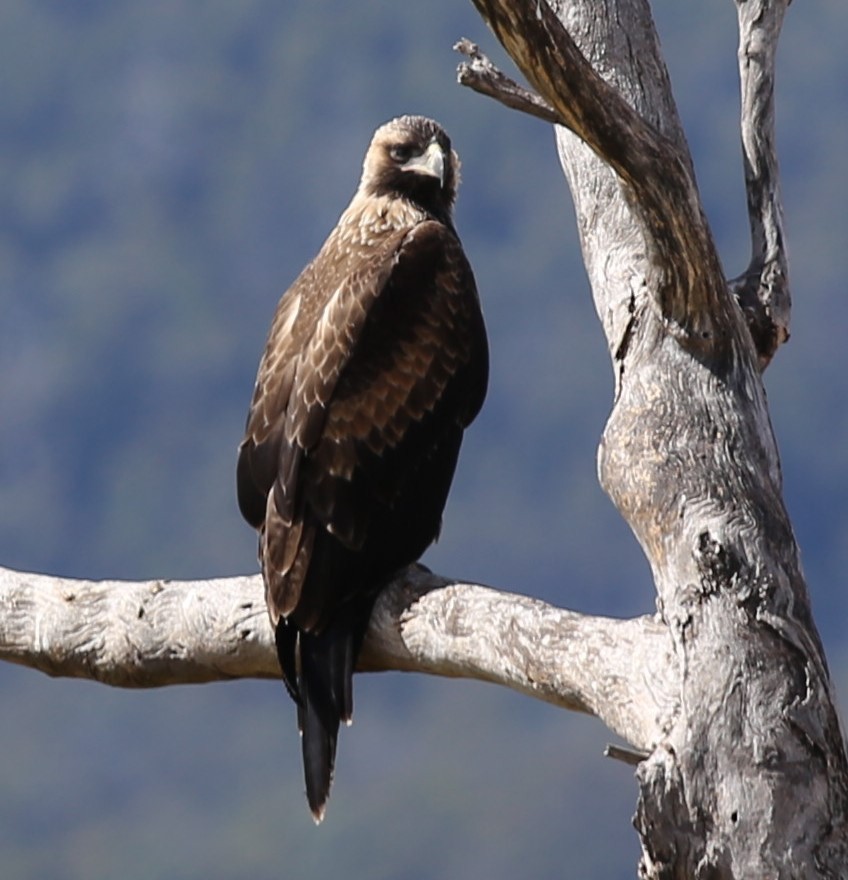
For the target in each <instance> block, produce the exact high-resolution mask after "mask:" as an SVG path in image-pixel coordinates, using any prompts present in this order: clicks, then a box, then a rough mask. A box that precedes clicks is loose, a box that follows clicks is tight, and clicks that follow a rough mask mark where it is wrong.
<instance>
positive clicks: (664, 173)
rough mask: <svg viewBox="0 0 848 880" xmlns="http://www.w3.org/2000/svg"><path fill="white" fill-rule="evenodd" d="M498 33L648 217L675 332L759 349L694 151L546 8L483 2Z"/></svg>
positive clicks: (703, 344) (719, 354)
mask: <svg viewBox="0 0 848 880" xmlns="http://www.w3.org/2000/svg"><path fill="white" fill-rule="evenodd" d="M474 5H475V6H476V7H477V10H478V12H479V13H480V14H481V15H482V16H483V18H484V20H485V21H486V23H487V24H488V25H489V27H490V28H491V30H492V32H493V33H494V34H495V36H496V37H497V38H498V40H499V41H500V43H501V45H503V47H504V49H506V51H507V52H508V53H509V55H510V57H511V58H512V59H513V61H515V63H516V64H517V65H518V67H519V69H520V70H521V72H522V73H523V74H524V76H525V77H527V80H528V81H529V82H530V83H531V85H533V87H534V88H535V89H536V90H537V91H538V92H539V94H540V95H541V96H542V97H543V98H544V100H546V101H547V102H548V103H549V104H550V105H551V106H552V107H553V108H554V109H555V110H556V112H557V114H558V115H559V117H560V118H561V119H562V121H563V124H564V125H565V126H566V127H567V128H568V129H569V130H570V131H572V132H574V134H576V135H577V136H578V137H579V138H580V139H581V140H582V141H584V142H585V143H586V144H587V145H588V146H589V147H590V148H591V149H592V150H593V151H594V152H595V153H596V154H597V155H598V156H599V157H600V158H601V159H602V160H603V161H604V162H605V163H607V164H608V165H609V166H610V167H611V168H612V169H613V170H614V171H615V172H616V174H617V175H618V176H619V177H620V178H621V180H622V181H623V182H624V184H625V186H626V187H627V189H628V190H629V191H630V193H631V194H632V203H633V207H634V209H635V210H636V211H638V212H639V214H640V215H641V217H642V220H643V227H644V229H645V231H646V232H647V233H649V234H648V236H647V237H646V239H645V243H646V245H647V246H648V247H649V249H650V253H651V258H652V260H653V262H654V263H655V264H656V265H657V266H658V268H659V269H660V273H661V278H660V280H659V283H658V284H656V285H655V286H654V287H653V290H652V295H653V296H655V297H656V300H657V303H658V305H659V308H660V312H661V314H662V316H663V318H664V319H665V321H666V330H667V332H670V333H672V334H674V335H675V337H676V338H677V339H678V341H679V342H680V343H681V344H683V345H685V346H686V347H687V348H688V349H690V350H692V351H693V352H695V353H697V354H698V356H700V357H703V358H716V359H717V360H718V361H719V362H724V363H727V362H728V361H729V360H730V359H731V357H734V356H737V357H738V356H739V355H740V352H743V351H744V350H745V349H746V348H747V347H749V345H750V340H749V339H748V336H747V334H745V337H744V339H743V338H742V337H741V336H740V331H741V330H742V328H741V327H740V325H739V322H738V320H737V316H736V313H735V310H734V309H732V308H731V300H730V297H728V295H727V285H726V281H725V279H724V275H723V272H722V269H721V263H720V260H719V258H718V254H717V252H716V250H715V246H714V243H713V240H712V235H711V233H710V230H709V227H708V225H707V223H706V220H705V218H704V216H703V213H702V211H701V208H700V198H699V196H698V191H697V186H696V184H695V179H694V176H693V174H692V172H691V163H690V161H689V157H688V155H687V153H686V151H685V150H684V149H681V147H680V146H679V145H678V144H677V143H676V142H675V141H673V140H670V139H668V138H667V137H664V136H663V135H662V134H660V132H659V131H658V130H657V129H656V128H655V127H653V126H652V125H650V124H649V123H648V122H647V121H646V120H644V119H643V118H642V117H641V116H640V115H639V113H637V112H636V111H635V110H634V109H633V108H631V107H630V105H629V104H628V103H627V102H626V101H625V100H624V99H623V98H622V96H621V95H620V94H619V92H618V90H617V89H616V88H615V87H614V86H613V85H611V84H609V83H607V82H606V81H605V80H604V79H603V78H601V77H600V76H599V75H598V73H597V72H596V71H595V70H594V69H593V67H592V65H591V64H590V63H589V62H588V61H587V60H586V58H585V57H584V56H583V55H582V53H581V52H580V50H579V49H578V48H577V46H576V44H575V42H574V40H573V39H572V37H571V35H570V34H569V33H568V32H567V31H566V29H565V28H564V27H563V25H562V23H561V22H560V20H559V19H558V18H557V16H556V15H555V14H554V12H553V10H552V9H551V7H550V5H549V4H548V3H547V2H544V0H522V2H517V0H474Z"/></svg>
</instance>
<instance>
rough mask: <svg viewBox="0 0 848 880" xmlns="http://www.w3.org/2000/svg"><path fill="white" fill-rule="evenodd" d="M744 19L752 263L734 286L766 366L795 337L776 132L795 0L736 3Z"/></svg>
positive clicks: (741, 55) (742, 68)
mask: <svg viewBox="0 0 848 880" xmlns="http://www.w3.org/2000/svg"><path fill="white" fill-rule="evenodd" d="M735 2H736V13H737V17H738V21H739V51H738V60H739V84H740V90H741V99H742V100H741V121H740V128H741V133H742V153H743V162H744V167H745V189H746V191H747V194H748V217H749V221H750V227H751V260H750V262H749V264H748V268H747V269H746V270H745V272H743V274H742V275H740V276H739V277H738V278H736V279H734V280H733V281H732V282H731V283H730V289H731V292H732V293H733V294H734V295H735V296H736V297H737V299H738V301H739V304H740V305H741V307H742V309H743V311H744V312H745V317H746V319H747V321H748V327H749V329H750V330H751V335H752V336H753V338H754V344H755V346H756V348H757V354H758V355H759V361H760V368H761V369H765V368H766V367H767V366H768V364H769V362H770V361H771V359H772V357H773V356H774V353H775V352H776V351H777V349H778V347H779V346H780V345H782V344H783V343H784V342H785V341H786V340H787V339H788V338H789V322H790V311H791V296H790V291H789V265H788V259H787V255H786V244H785V239H784V234H783V202H782V199H781V194H780V171H779V168H778V163H777V146H776V141H775V133H774V81H775V59H776V56H777V44H778V39H779V37H780V30H781V27H782V24H783V16H784V13H785V12H786V7H787V6H788V5H789V2H790V0H735Z"/></svg>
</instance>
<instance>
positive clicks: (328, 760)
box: [275, 620, 362, 823]
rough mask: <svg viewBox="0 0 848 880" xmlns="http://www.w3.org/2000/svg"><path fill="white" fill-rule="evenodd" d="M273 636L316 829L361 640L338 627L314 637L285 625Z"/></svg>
mask: <svg viewBox="0 0 848 880" xmlns="http://www.w3.org/2000/svg"><path fill="white" fill-rule="evenodd" d="M275 635H276V642H277V654H278V656H279V659H280V665H281V667H282V670H283V677H284V679H285V682H286V687H287V689H288V691H289V693H290V694H291V696H292V697H293V698H294V700H295V701H296V702H297V723H298V727H299V729H300V733H301V746H302V749H303V773H304V778H305V781H306V798H307V800H308V802H309V809H310V810H311V811H312V816H313V818H314V819H315V822H316V823H319V822H321V820H322V819H323V818H324V811H325V809H326V805H327V798H328V797H329V795H330V786H331V785H332V782H333V767H334V765H335V760H336V742H337V739H338V733H339V724H340V723H341V722H342V721H344V722H345V723H346V724H349V723H350V721H351V719H352V716H353V667H354V665H355V662H356V655H357V654H358V653H359V647H360V644H361V641H362V636H361V635H358V634H356V633H354V632H351V631H350V630H349V629H341V628H340V627H337V626H336V627H334V626H330V627H328V628H327V629H326V630H324V632H322V633H320V634H317V635H316V634H313V633H305V632H299V631H298V630H297V629H296V628H295V627H293V626H292V625H291V624H288V623H286V622H285V621H284V620H280V622H279V624H278V625H277V630H276V633H275Z"/></svg>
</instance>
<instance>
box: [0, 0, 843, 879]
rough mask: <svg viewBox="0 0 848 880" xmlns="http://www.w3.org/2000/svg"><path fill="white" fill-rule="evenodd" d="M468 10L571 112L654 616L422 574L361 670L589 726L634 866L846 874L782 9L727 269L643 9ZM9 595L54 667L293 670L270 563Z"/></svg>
mask: <svg viewBox="0 0 848 880" xmlns="http://www.w3.org/2000/svg"><path fill="white" fill-rule="evenodd" d="M474 2H475V5H476V6H477V8H478V10H479V11H480V13H481V15H482V16H483V17H484V18H485V20H486V22H487V23H488V24H489V26H490V27H491V29H492V30H493V32H494V33H495V35H496V36H497V38H498V39H499V40H500V42H501V43H502V44H503V45H504V47H505V48H506V50H507V52H508V53H509V55H510V56H511V57H512V58H513V59H514V61H515V62H516V64H517V66H518V67H519V68H520V70H521V71H522V73H523V74H524V75H525V76H526V78H527V80H528V81H529V83H530V84H531V86H532V87H533V89H535V93H534V92H530V91H528V90H527V89H524V88H522V87H520V86H518V85H517V84H516V83H514V82H512V81H511V80H509V79H508V78H507V77H505V76H504V75H503V74H501V73H500V72H499V71H497V70H496V69H495V68H494V67H493V66H492V65H491V64H490V63H489V62H488V61H487V60H486V58H485V57H484V56H482V55H481V54H480V53H479V52H478V51H477V49H476V47H474V46H473V45H472V44H470V43H468V42H467V41H462V42H461V43H460V45H459V48H460V50H461V51H462V52H464V53H465V54H466V55H467V56H468V57H469V60H468V62H467V63H465V64H464V65H463V66H462V67H461V68H460V81H461V82H463V83H465V84H466V85H470V86H471V87H473V88H475V89H477V90H478V91H481V92H483V93H485V94H489V95H491V96H493V97H495V98H496V99H498V100H500V101H501V102H503V103H504V104H506V105H508V106H510V107H513V108H516V109H519V110H522V111H525V112H529V113H532V114H534V115H536V116H540V117H541V118H543V119H545V120H546V121H548V122H550V123H553V124H554V125H555V126H556V138H557V145H558V149H559V154H560V158H561V161H562V166H563V169H564V172H565V175H566V177H567V179H568V181H569V184H570V186H571V190H572V193H573V197H574V202H575V205H576V209H577V216H578V228H579V234H580V239H581V244H582V248H583V255H584V259H585V262H586V267H587V270H588V273H589V277H590V281H591V284H592V290H593V295H594V298H595V305H596V308H597V312H598V315H599V316H600V319H601V322H602V324H603V328H604V332H605V334H606V337H607V340H608V344H609V352H610V355H611V358H612V362H613V366H614V371H615V401H614V405H613V409H612V413H611V415H610V418H609V421H608V423H607V425H606V428H605V431H604V434H603V439H602V442H601V447H600V450H599V459H598V462H599V473H600V479H601V483H602V485H603V487H604V489H605V490H606V491H607V492H608V494H609V495H610V497H611V498H612V499H613V501H614V502H615V504H616V506H617V507H618V509H619V511H620V512H621V514H622V516H623V517H624V518H625V519H626V521H627V522H628V523H629V525H630V526H631V528H632V529H633V531H634V533H635V534H636V536H637V538H638V540H639V542H640V543H641V545H642V547H643V549H644V552H645V554H646V555H647V557H648V560H649V562H650V565H651V567H652V570H653V574H654V578H655V582H656V588H657V594H658V599H657V608H658V612H657V614H656V615H654V616H650V617H642V618H636V619H633V620H625V621H619V620H611V619H606V618H597V617H588V616H585V615H580V614H577V613H574V612H570V611H564V610H561V609H557V608H552V607H550V606H548V605H545V604H544V603H541V602H538V601H535V600H533V599H529V598H526V597H522V596H517V595H510V594H505V593H499V592H497V591H494V590H491V589H488V588H485V587H481V586H477V585H472V584H462V583H456V582H452V581H450V580H449V579H446V578H443V577H439V576H437V575H433V574H431V573H429V572H427V571H426V570H424V569H421V568H417V567H414V568H413V569H410V570H409V571H408V572H407V573H406V575H405V576H404V577H401V578H399V579H398V580H397V582H396V583H395V584H394V585H392V586H391V587H390V588H389V589H387V590H386V591H385V592H384V594H383V595H382V596H381V598H380V600H379V602H378V604H377V607H376V609H375V612H374V616H373V619H372V621H371V628H370V631H369V635H368V639H367V644H366V650H365V652H364V655H363V658H362V664H361V665H362V668H363V669H364V670H369V669H371V670H374V669H405V670H414V671H419V672H427V673H431V674H437V675H447V676H463V677H470V678H479V679H485V680H488V681H493V682H497V683H499V684H503V685H505V686H508V687H512V688H515V689H517V690H520V691H522V692H524V693H527V694H529V695H531V696H534V697H537V698H540V699H544V700H547V701H549V702H552V703H555V704H558V705H561V706H563V707H565V708H568V709H573V710H576V711H581V712H587V713H592V714H594V715H597V716H598V717H599V718H601V719H602V720H603V721H604V722H605V723H606V724H607V725H608V727H609V728H610V729H611V730H613V731H615V732H616V733H617V734H619V735H620V736H622V737H623V738H624V739H625V740H626V741H627V742H629V743H630V744H631V745H632V746H633V748H634V754H633V757H634V760H638V761H639V763H638V770H637V778H638V782H639V789H640V790H639V800H638V807H637V814H636V819H635V822H636V827H637V830H638V832H639V834H640V837H641V842H642V848H643V853H642V860H641V863H640V866H639V875H640V876H641V877H643V878H746V880H747V878H754V877H756V878H813V877H815V878H824V877H827V878H839V877H845V876H848V835H846V808H848V764H846V753H845V749H844V744H843V740H842V736H841V732H840V727H839V722H838V718H837V714H836V711H835V708H834V702H833V695H832V689H831V684H830V680H829V675H828V670H827V665H826V661H825V658H824V654H823V651H822V647H821V643H820V641H819V638H818V635H817V633H816V629H815V625H814V623H813V621H812V618H811V615H810V610H809V602H808V598H807V590H806V585H805V583H804V578H803V575H802V573H801V570H800V566H799V562H798V551H797V547H796V544H795V540H794V536H793V533H792V528H791V525H790V522H789V519H788V516H787V513H786V510H785V507H784V504H783V500H782V494H781V473H780V462H779V458H778V452H777V448H776V445H775V441H774V438H773V435H772V430H771V425H770V422H769V415H768V410H767V406H766V400H765V396H764V392H763V386H762V382H761V373H762V371H763V370H764V369H765V368H766V366H767V365H768V363H769V362H770V360H771V358H772V357H773V356H774V354H775V352H776V350H777V348H778V347H779V345H780V344H781V343H782V342H783V341H785V340H786V339H787V338H788V332H789V287H788V274H787V262H786V253H785V250H784V241H783V231H782V206H781V201H780V188H779V180H778V169H777V161H776V156H775V149H774V123H773V85H774V59H775V51H776V47H777V40H778V35H779V32H780V28H781V24H782V18H783V13H784V11H785V8H786V6H787V5H788V0H736V2H737V10H738V16H739V28H740V48H739V70H740V78H741V86H742V121H741V127H742V144H743V151H744V168H745V182H746V187H747V193H748V207H749V214H750V223H751V237H752V254H751V260H750V264H749V266H748V268H747V269H746V271H745V272H744V273H743V274H742V275H741V276H740V277H739V278H737V279H735V280H730V281H729V280H727V279H726V278H725V277H724V275H723V272H722V268H721V264H720V261H719V258H718V256H717V254H716V249H715V245H714V243H713V239H712V236H711V234H710V230H709V227H708V225H707V222H706V220H705V218H704V214H703V211H702V209H701V204H700V198H699V194H698V190H697V187H696V184H695V179H694V174H693V171H692V164H691V160H690V157H689V153H688V150H687V147H686V143H685V139H684V136H683V133H682V130H681V126H680V124H679V121H678V118H677V115H676V111H675V108H674V105H673V102H672V98H671V93H670V89H669V85H668V77H667V73H666V70H665V67H664V64H663V61H662V58H661V55H660V51H659V46H658V41H657V38H656V34H655V31H654V28H653V23H652V20H651V15H650V10H649V8H648V5H647V2H646V0H593V2H589V0H558V2H551V3H550V5H548V4H546V3H545V2H542V0H521V2H519V0H474ZM0 607H2V615H0V656H2V657H3V658H4V659H6V660H10V661H13V662H17V663H22V664H25V665H28V666H32V667H35V668H38V669H41V670H42V671H44V672H46V673H48V674H50V675H65V676H68V675H70V676H82V677H86V678H94V679H97V680H100V681H103V682H107V683H109V684H113V685H119V686H125V687H129V686H142V687H143V686H159V685H167V684H173V683H177V682H190V681H209V680H213V679H221V678H230V677H244V676H269V677H270V676H274V675H277V666H276V659H275V655H274V650H273V645H272V638H271V631H270V627H269V626H268V624H267V621H266V616H265V608H264V601H263V597H262V586H261V583H260V582H259V579H258V577H252V578H233V579H228V580H217V581H214V582H211V581H207V582H191V583H171V582H166V581H162V582H154V583H137V584H118V583H114V582H113V583H91V582H80V581H68V580H61V579H54V578H46V577H44V576H39V575H30V574H20V573H17V572H12V571H9V570H0ZM210 634H213V635H214V638H212V639H210Z"/></svg>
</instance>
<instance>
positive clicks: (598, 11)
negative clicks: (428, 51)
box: [471, 0, 848, 878]
mask: <svg viewBox="0 0 848 880" xmlns="http://www.w3.org/2000/svg"><path fill="white" fill-rule="evenodd" d="M475 5H476V6H477V8H478V10H479V11H480V12H481V14H482V15H483V17H484V18H485V19H486V21H487V23H488V24H489V25H490V27H491V28H492V30H493V31H494V33H495V35H496V36H497V37H498V39H499V40H500V41H501V43H502V44H503V45H504V47H505V48H506V50H507V51H508V52H509V54H510V56H511V57H512V58H513V60H514V61H515V62H516V64H517V65H518V66H519V68H520V69H521V70H522V72H523V73H524V74H525V76H526V77H527V78H528V80H529V81H530V83H531V84H532V85H533V86H534V87H535V88H536V89H537V90H538V92H539V93H540V95H541V97H542V98H543V99H544V101H543V102H539V101H538V100H535V102H534V103H535V104H539V103H545V104H547V105H548V110H550V109H552V110H553V111H554V112H555V113H556V115H557V121H558V122H559V123H560V125H559V126H558V127H557V145H558V148H559V153H560V158H561V160H562V165H563V169H564V172H565V175H566V177H567V179H568V181H569V184H570V186H571V190H572V194H573V196H574V201H575V205H576V209H577V218H578V229H579V232H580V238H581V244H582V247H583V254H584V258H585V262H586V266H587V269H588V272H589V277H590V280H591V284H592V290H593V294H594V298H595V305H596V308H597V311H598V315H599V316H600V318H601V321H602V324H603V326H604V331H605V333H606V336H607V340H608V343H609V350H610V353H611V355H612V360H613V366H614V369H615V376H616V394H615V404H614V407H613V411H612V413H611V415H610V418H609V421H608V422H607V426H606V429H605V431H604V435H603V439H602V442H601V448H600V451H599V472H600V479H601V483H602V485H603V486H604V488H605V490H606V491H607V492H608V493H609V495H610V496H611V498H612V499H613V501H614V502H615V504H616V506H617V507H618V509H619V511H620V512H621V514H622V515H623V516H624V518H625V519H626V520H627V522H628V523H629V525H630V526H631V528H632V529H633V531H634V533H635V534H636V536H637V538H638V540H639V542H640V543H641V545H642V547H643V549H644V551H645V553H646V555H647V556H648V559H649V561H650V564H651V567H652V570H653V573H654V578H655V581H656V586H657V592H658V608H659V609H660V614H661V618H662V620H663V622H664V623H665V624H666V626H667V627H668V633H669V636H670V637H671V640H672V642H673V644H674V657H675V662H676V663H677V664H678V668H679V671H680V679H679V683H680V691H679V694H678V699H679V703H678V706H677V711H676V712H675V713H674V714H673V716H672V717H671V718H670V719H669V723H668V725H667V727H666V728H665V730H664V731H663V736H662V737H661V739H660V740H658V741H657V742H656V743H654V746H655V748H654V750H653V753H652V754H651V756H650V758H648V760H646V761H645V762H644V763H642V764H641V765H640V768H639V772H638V777H639V782H640V786H641V791H640V798H639V805H638V812H637V816H636V825H637V829H638V831H639V833H640V835H641V839H642V844H643V858H642V864H641V867H640V874H641V876H643V877H652V878H653V877H656V878H660V877H711V878H712V877H737V878H749V877H750V878H753V877H787V878H788V877H842V876H846V874H848V847H846V837H845V830H846V829H845V810H846V793H847V792H848V767H846V757H845V751H844V745H843V740H842V736H841V732H840V729H839V723H838V719H837V715H836V712H835V709H834V704H833V699H832V693H831V685H830V681H829V677H828V671H827V667H826V663H825V659H824V655H823V652H822V648H821V644H820V642H819V638H818V635H817V633H816V630H815V626H814V624H813V621H812V618H811V615H810V608H809V602H808V598H807V590H806V585H805V583H804V579H803V576H802V574H801V570H800V566H799V561H798V552H797V547H796V545H795V540H794V536H793V534H792V528H791V525H790V523H789V519H788V516H787V513H786V510H785V508H784V505H783V501H782V497H781V474H780V463H779V459H778V453H777V447H776V445H775V442H774V438H773V435H772V430H771V425H770V421H769V416H768V410H767V407H766V401H765V394H764V392H763V387H762V383H761V381H760V372H761V370H762V369H764V368H765V366H766V365H767V364H768V362H769V360H770V359H771V357H772V355H773V354H774V352H775V350H776V348H777V346H778V345H779V344H780V343H781V342H782V341H784V340H785V339H786V338H787V337H788V320H789V294H788V283H787V265H786V257H785V251H784V247H783V233H782V207H781V203H780V194H779V185H778V176H777V175H778V172H777V161H776V156H775V152H774V133H773V85H774V55H775V51H776V47H777V39H778V35H779V32H780V27H781V23H782V19H783V13H784V10H785V7H786V6H787V5H788V0H738V2H737V8H738V12H739V25H740V50H739V62H740V76H741V83H742V141H743V147H744V159H745V179H746V186H747V191H748V204H749V213H750V218H751V230H752V257H751V262H750V265H749V267H748V270H747V271H746V272H745V273H744V274H743V275H742V276H741V278H740V279H738V280H736V281H735V282H732V283H731V284H728V282H726V281H725V278H724V276H723V274H722V271H721V265H720V261H719V258H718V256H717V254H716V251H715V246H714V244H713V241H712V237H711V234H710V231H709V228H708V226H707V223H706V220H705V218H704V216H703V213H702V210H701V207H700V199H699V195H698V192H697V188H696V185H695V180H694V175H693V173H692V166H691V160H690V158H689V154H688V151H687V148H686V143H685V140H684V137H683V134H682V132H681V127H680V124H679V122H678V119H677V115H676V111H675V109H674V106H673V101H672V98H671V93H670V90H669V86H668V77H667V74H666V71H665V67H664V64H663V61H662V58H661V56H660V52H659V45H658V40H657V37H656V34H655V32H654V28H653V23H652V20H651V15H650V9H649V7H648V5H647V3H646V2H644V0H620V2H615V0H606V2H597V0H593V2H588V0H561V2H557V3H551V7H550V8H549V7H548V6H547V5H546V4H544V3H515V2H506V0H475ZM566 29H567V30H566ZM581 53H582V54H581ZM587 59H588V63H587ZM476 61H477V62H478V63H477V64H476V65H475V59H473V58H472V67H477V70H476V73H475V75H474V76H473V77H472V79H477V80H485V79H487V77H486V76H485V73H484V71H483V68H484V67H485V64H482V65H481V64H480V63H479V62H480V59H479V57H478V58H477V59H476ZM590 64H591V67H590ZM592 68H594V70H593V69H592ZM471 84H474V83H471ZM485 91H486V92H487V93H489V94H494V95H495V96H496V97H497V88H489V89H485ZM505 103H508V104H509V105H510V106H516V102H515V98H514V94H510V95H508V99H507V100H506V101H505ZM527 109H528V110H530V112H535V111H534V110H533V108H532V107H529V106H528V108H527ZM740 306H741V308H740Z"/></svg>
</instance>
